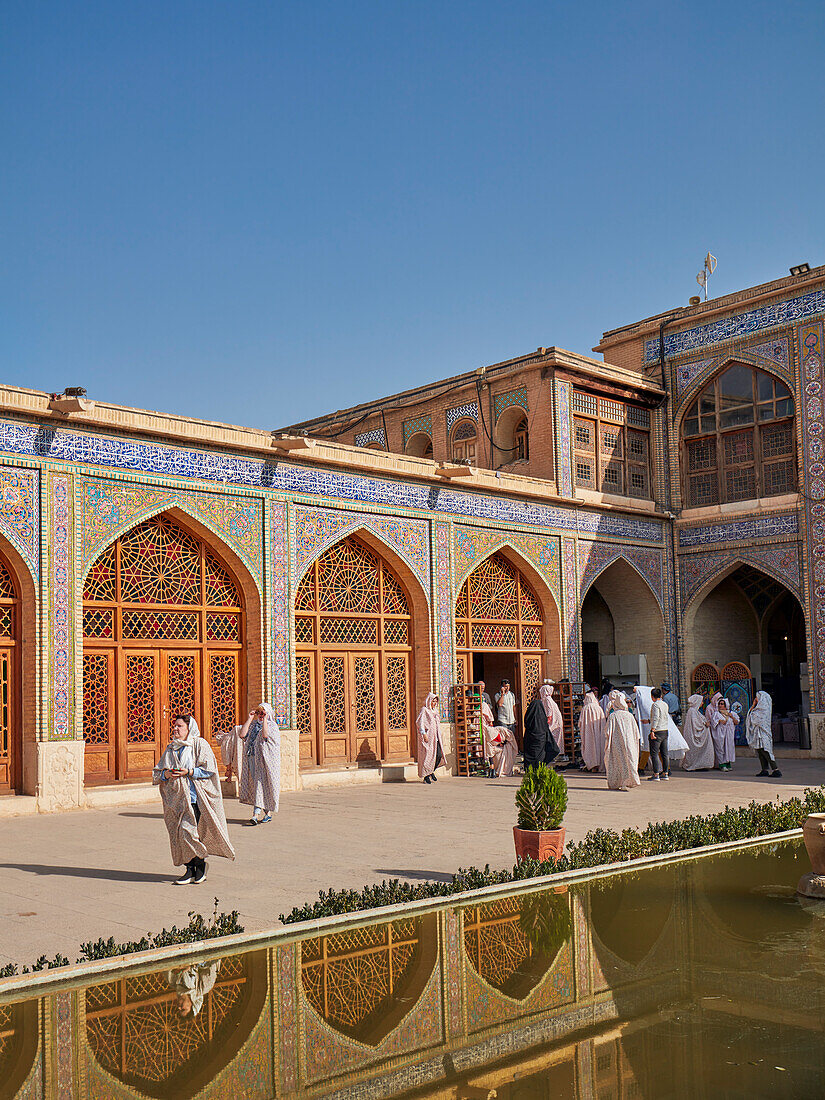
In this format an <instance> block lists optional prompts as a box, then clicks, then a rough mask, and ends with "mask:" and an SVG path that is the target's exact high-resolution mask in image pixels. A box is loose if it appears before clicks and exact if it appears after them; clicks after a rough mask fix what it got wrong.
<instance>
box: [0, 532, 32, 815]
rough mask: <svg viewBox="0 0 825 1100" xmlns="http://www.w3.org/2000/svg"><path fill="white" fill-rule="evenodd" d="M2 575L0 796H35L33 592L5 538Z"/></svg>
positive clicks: (0, 543) (1, 540) (0, 550)
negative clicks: (23, 794)
mask: <svg viewBox="0 0 825 1100" xmlns="http://www.w3.org/2000/svg"><path fill="white" fill-rule="evenodd" d="M0 574H2V575H3V578H4V584H3V592H2V594H3V595H4V596H5V597H7V598H6V599H4V600H3V604H4V607H0V621H2V622H3V623H4V624H5V625H4V626H3V627H0V793H2V794H8V793H19V794H22V793H24V792H25V793H26V794H34V792H35V790H36V785H37V774H36V773H37V761H36V752H35V748H34V747H35V743H36V740H37V710H38V699H37V687H36V685H37V677H36V675H35V667H36V661H37V592H36V589H35V583H34V578H33V576H32V573H31V570H30V568H29V566H28V563H27V562H26V561H25V559H24V558H23V556H22V555H21V553H20V551H19V550H18V549H17V547H16V546H15V545H14V544H13V543H12V542H10V541H9V540H8V539H7V538H6V537H5V536H4V535H0ZM8 585H10V586H11V587H10V588H9V587H7V586H8ZM3 688H4V689H5V692H6V693H7V694H5V696H4V694H3V690H2V689H3ZM3 698H5V702H4V703H3V702H2V700H3Z"/></svg>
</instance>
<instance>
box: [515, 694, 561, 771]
mask: <svg viewBox="0 0 825 1100" xmlns="http://www.w3.org/2000/svg"><path fill="white" fill-rule="evenodd" d="M553 706H555V703H554V704H553ZM556 709H557V710H558V707H556ZM559 718H561V714H559ZM558 755H559V746H558V745H557V743H556V740H555V738H554V737H553V734H552V733H551V732H550V725H549V723H548V719H547V712H546V710H545V707H544V702H543V701H542V698H541V695H540V694H539V695H537V696H536V698H535V699H534V700H533V702H532V703H531V704H530V706H529V707H528V708H527V711H526V713H525V715H524V744H523V748H522V758H523V760H524V770H525V772H526V771H527V769H528V768H535V767H536V766H537V765H538V764H551V763H552V762H553V761H554V760H555V759H556V757H557V756H558Z"/></svg>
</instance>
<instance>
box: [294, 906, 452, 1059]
mask: <svg viewBox="0 0 825 1100" xmlns="http://www.w3.org/2000/svg"><path fill="white" fill-rule="evenodd" d="M436 920H437V918H436V915H435V914H434V913H430V914H427V915H426V916H424V917H409V918H407V919H404V920H398V921H393V922H392V923H388V924H380V925H370V926H365V927H361V928H354V929H352V930H351V931H349V932H339V933H337V934H336V935H333V936H320V937H318V938H317V939H308V940H303V941H302V943H301V981H302V984H303V988H304V994H305V996H306V999H307V1000H308V1001H309V1003H310V1004H311V1005H312V1007H313V1008H314V1009H315V1011H316V1012H317V1013H318V1015H319V1016H320V1017H321V1018H322V1019H323V1020H325V1021H326V1022H327V1023H328V1024H329V1025H330V1026H331V1027H333V1028H335V1029H336V1031H340V1032H341V1033H342V1034H343V1035H347V1036H349V1037H350V1038H351V1039H356V1040H357V1041H358V1042H359V1043H366V1044H368V1045H370V1046H376V1045H377V1044H378V1043H380V1042H381V1041H382V1040H383V1039H385V1038H386V1037H387V1036H388V1035H389V1034H390V1032H391V1031H394V1030H395V1028H396V1027H398V1025H399V1024H400V1023H401V1021H402V1020H403V1019H404V1018H405V1017H406V1016H407V1015H409V1013H410V1012H412V1010H413V1009H414V1008H415V1005H416V1003H417V1002H418V1000H419V998H420V997H421V995H422V993H423V992H424V989H425V986H426V985H427V982H428V980H429V978H430V975H431V974H432V972H433V967H434V966H435V964H436V961H437V958H438V932H437V924H436Z"/></svg>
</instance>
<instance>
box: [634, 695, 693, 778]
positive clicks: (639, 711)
mask: <svg viewBox="0 0 825 1100" xmlns="http://www.w3.org/2000/svg"><path fill="white" fill-rule="evenodd" d="M652 691H653V688H652V687H650V686H645V685H643V684H642V685H640V686H639V687H636V688H634V689H633V692H634V694H635V696H636V716H637V718H638V719H639V727H640V728H641V731H642V743H643V746H644V749H645V751H647V750H648V749H649V748H650V744H649V742H648V738H649V737H650V708H651V707H652V706H653V698H652V696H651V694H650V693H651V692H652ZM687 751H688V743H687V741H685V739H684V737H682V735H681V733H679V727H678V726H677V725H676V723H675V722H674V721H673V718H672V717H671V715H670V714H669V713H668V716H667V755H668V759H670V760H678V759H679V758H680V757H682V756H684V754H685V753H686V752H687Z"/></svg>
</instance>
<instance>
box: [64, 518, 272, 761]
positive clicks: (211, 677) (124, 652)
mask: <svg viewBox="0 0 825 1100" xmlns="http://www.w3.org/2000/svg"><path fill="white" fill-rule="evenodd" d="M83 637H84V658H83V669H84V680H83V709H84V715H83V724H84V737H85V740H86V754H85V756H86V778H87V782H91V783H95V782H97V783H101V782H107V781H110V780H112V779H136V778H140V777H142V776H145V775H148V774H149V772H150V771H151V768H152V766H153V764H154V763H155V762H156V761H157V758H158V755H159V752H160V749H161V747H162V742H164V741H165V739H166V732H167V730H168V726H169V724H170V723H171V720H172V716H173V714H174V713H175V712H184V711H191V712H192V713H193V714H195V717H196V718H197V720H198V723H199V725H200V727H201V730H202V732H203V733H204V734H205V735H206V736H210V735H212V734H214V733H216V732H219V731H221V730H225V729H227V728H230V727H231V726H232V725H234V724H235V723H236V722H237V720H238V715H239V713H240V710H241V707H242V704H243V703H244V697H245V695H247V693H251V694H254V695H255V696H258V694H259V692H260V685H261V672H262V660H261V653H262V648H261V617H260V599H259V596H258V591H257V587H256V585H255V582H254V580H253V578H252V575H251V574H250V573H249V571H248V569H247V568H246V566H245V565H244V564H243V562H241V560H240V559H239V558H238V556H237V555H236V554H234V553H233V552H232V550H231V549H230V548H229V547H227V546H226V544H224V543H222V542H221V541H220V540H219V539H218V538H217V537H216V536H215V535H214V534H213V533H212V532H211V531H210V530H209V529H208V528H206V527H205V526H204V525H203V524H199V523H197V521H194V520H192V519H191V517H189V516H188V515H186V514H185V513H183V512H182V511H181V510H180V509H177V508H175V509H170V510H168V511H164V512H162V513H157V514H155V515H153V516H151V517H149V518H148V519H144V520H143V521H142V522H140V523H138V524H137V525H135V526H133V527H132V528H130V529H129V530H127V531H125V532H122V533H121V534H119V535H118V537H117V538H115V539H114V540H113V541H111V542H109V543H108V545H107V546H106V547H105V548H104V549H103V550H102V551H101V553H100V554H99V555H98V557H97V558H96V559H95V560H94V561H93V562H91V563H90V565H89V568H88V572H87V575H86V580H85V587H84V611H83ZM246 661H248V664H249V672H250V676H249V685H248V690H247V691H245V687H246V683H245V679H246V675H245V674H246Z"/></svg>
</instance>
